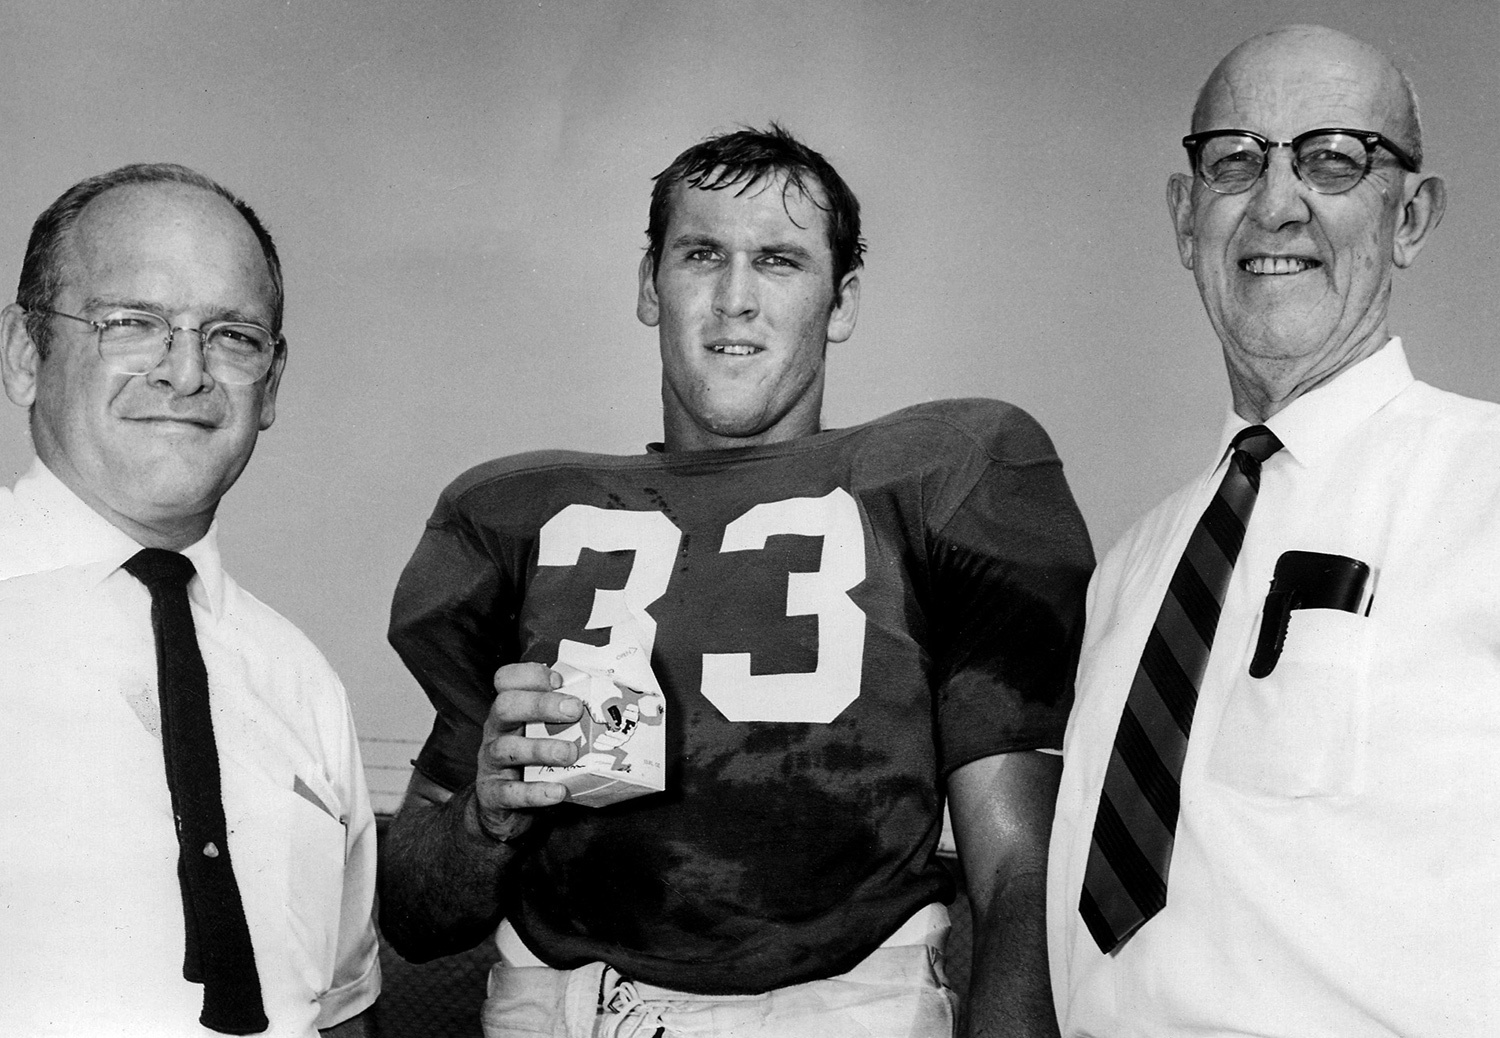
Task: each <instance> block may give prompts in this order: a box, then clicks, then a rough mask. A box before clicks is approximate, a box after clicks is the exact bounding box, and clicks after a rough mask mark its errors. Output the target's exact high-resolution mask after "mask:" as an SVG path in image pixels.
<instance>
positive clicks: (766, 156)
mask: <svg viewBox="0 0 1500 1038" xmlns="http://www.w3.org/2000/svg"><path fill="white" fill-rule="evenodd" d="M776 176H783V177H785V178H786V179H785V182H784V183H783V184H782V187H781V191H782V198H783V200H785V197H786V192H787V191H790V190H791V189H792V188H796V189H797V190H798V191H800V192H801V193H802V197H804V198H806V199H807V200H808V201H809V202H811V203H812V204H813V205H815V206H817V207H818V208H819V209H821V210H823V212H824V213H826V214H827V215H828V247H829V248H830V249H831V250H832V251H833V290H834V291H835V292H837V291H838V290H839V285H840V283H841V282H842V281H843V280H844V275H845V274H847V273H849V271H851V270H858V269H859V268H860V266H862V265H863V263H864V253H865V243H864V240H863V239H861V238H860V236H859V199H857V198H855V197H854V192H853V191H850V190H849V185H848V184H846V183H844V178H843V177H841V176H839V174H838V171H837V170H835V169H834V168H833V166H831V165H830V164H829V162H828V160H827V159H825V158H824V157H823V156H822V155H819V154H818V153H817V152H815V151H813V150H812V149H811V148H809V147H808V146H807V145H805V144H803V143H802V142H801V141H799V140H798V139H797V138H795V137H793V136H792V135H791V134H790V133H788V132H787V131H786V129H785V128H784V127H782V126H781V125H780V124H778V123H774V122H773V123H771V124H770V126H768V127H767V128H766V129H764V130H756V129H752V128H751V127H748V126H747V127H743V128H741V129H739V130H735V131H734V132H732V133H722V134H719V135H717V136H714V137H709V138H708V139H707V140H705V141H702V142H701V143H698V144H695V145H693V146H692V147H691V148H689V149H688V150H687V151H684V152H683V153H682V154H681V155H679V156H677V158H675V159H673V160H672V164H671V165H670V166H668V167H667V168H666V169H664V170H662V171H661V172H660V173H658V174H656V176H655V177H653V178H652V179H653V180H654V181H655V182H656V183H655V185H654V186H653V187H652V189H651V214H650V217H649V220H648V222H647V225H646V238H647V240H648V244H647V246H646V252H647V254H648V255H649V256H650V257H651V270H652V273H653V275H654V274H655V271H656V269H657V266H658V265H659V264H660V263H661V254H662V248H663V245H664V242H665V239H666V236H667V220H668V219H669V218H670V216H671V212H670V205H671V199H672V189H673V188H675V187H676V186H677V185H678V184H686V185H687V186H688V187H692V188H697V189H699V190H700V191H722V190H723V189H725V188H730V187H736V186H738V187H739V191H737V192H736V194H741V193H743V192H745V191H747V190H749V189H750V188H752V187H754V186H755V185H756V184H759V183H761V182H762V181H765V180H769V179H771V178H773V177H776ZM815 186H816V187H817V188H819V189H821V193H822V198H821V199H820V198H819V197H818V196H819V192H818V191H816V190H814V187H815Z"/></svg>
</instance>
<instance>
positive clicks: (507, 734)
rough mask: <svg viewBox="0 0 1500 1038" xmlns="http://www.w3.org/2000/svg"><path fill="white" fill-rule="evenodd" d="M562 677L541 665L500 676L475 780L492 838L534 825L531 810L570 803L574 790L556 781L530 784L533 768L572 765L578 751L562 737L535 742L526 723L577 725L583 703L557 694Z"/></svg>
mask: <svg viewBox="0 0 1500 1038" xmlns="http://www.w3.org/2000/svg"><path fill="white" fill-rule="evenodd" d="M561 684H562V676H561V675H560V674H557V673H556V672H555V671H553V670H551V669H550V668H548V667H544V666H543V665H542V664H540V663H512V664H508V665H507V666H504V667H501V668H500V669H499V670H498V671H496V672H495V701H494V703H493V704H491V706H490V713H489V716H488V717H487V718H485V721H484V736H483V740H482V741H481V742H480V744H479V772H478V775H477V776H476V778H475V779H474V807H475V810H476V811H477V812H478V815H479V824H480V827H481V828H482V829H483V830H484V831H485V832H486V833H488V834H489V835H491V836H492V837H496V838H500V839H509V838H511V837H515V836H519V835H520V834H521V833H523V832H525V831H526V830H527V829H528V828H530V826H531V814H530V812H531V811H532V810H533V809H535V808H539V807H550V806H551V805H553V804H558V803H561V802H562V801H564V800H566V799H567V796H568V790H567V788H566V787H565V786H563V785H561V784H559V783H556V782H525V781H523V780H522V777H521V776H522V771H521V769H522V768H524V767H525V766H526V765H528V764H553V765H558V766H561V767H566V766H567V765H569V764H572V763H573V762H574V760H576V759H577V757H578V748H577V747H576V746H574V745H573V744H572V743H570V742H566V741H564V740H562V739H529V738H527V737H526V734H525V731H526V725H527V724H528V723H529V722H533V721H549V722H552V723H555V724H571V723H572V722H574V721H576V720H578V718H579V715H580V714H581V713H582V710H583V703H582V702H581V701H580V700H579V699H577V698H576V697H574V696H570V695H566V694H565V693H562V692H556V691H554V689H556V688H557V687H558V686H560V685H561Z"/></svg>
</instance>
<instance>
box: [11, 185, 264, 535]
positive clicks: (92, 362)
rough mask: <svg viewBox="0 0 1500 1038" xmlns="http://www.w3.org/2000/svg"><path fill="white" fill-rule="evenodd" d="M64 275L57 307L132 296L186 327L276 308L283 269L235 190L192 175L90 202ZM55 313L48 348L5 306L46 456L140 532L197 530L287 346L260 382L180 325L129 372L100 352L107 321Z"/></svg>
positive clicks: (68, 309) (227, 480)
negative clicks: (227, 376) (209, 357)
mask: <svg viewBox="0 0 1500 1038" xmlns="http://www.w3.org/2000/svg"><path fill="white" fill-rule="evenodd" d="M62 281H63V287H62V289H61V291H60V292H59V293H58V294H57V297H56V299H54V300H53V302H52V306H51V308H52V309H54V310H58V311H61V312H63V313H69V314H76V315H79V316H82V317H86V318H90V319H97V318H98V317H99V316H100V315H102V314H104V313H106V312H108V311H109V310H112V309H117V308H120V307H129V308H133V309H139V310H150V311H152V312H155V313H159V314H161V315H162V316H164V317H166V318H167V319H168V320H169V321H170V322H171V323H172V324H173V325H174V326H177V327H180V328H198V327H200V326H201V325H203V324H205V323H207V322H209V321H212V320H215V319H225V318H234V319H241V320H250V321H256V322H259V323H261V324H265V325H268V326H269V325H270V324H271V323H272V321H273V310H272V299H273V289H272V285H271V279H270V274H269V272H268V270H267V267H266V262H265V259H264V257H263V254H262V252H261V249H260V246H259V244H258V242H257V241H256V239H255V236H254V234H253V233H252V232H251V230H250V228H249V226H248V225H247V224H246V223H245V221H244V219H243V218H242V217H241V216H240V215H239V214H238V213H236V212H235V211H234V209H233V207H232V206H230V204H229V203H228V202H226V201H225V200H224V199H222V198H220V197H218V196H217V195H214V194H212V193H210V192H208V191H205V190H202V189H201V188H197V187H191V186H187V185H183V184H167V183H155V184H132V185H128V186H124V187H118V188H113V189H111V190H109V191H106V192H105V193H104V194H102V195H100V196H99V197H98V198H97V199H95V200H94V201H93V202H91V203H89V205H88V206H87V207H86V208H85V209H84V211H83V212H82V213H81V214H80V215H79V217H78V219H77V222H76V223H75V224H74V226H73V228H72V230H71V232H70V236H69V240H68V246H67V248H66V249H65V251H64V265H63V279H62ZM51 321H52V337H51V343H50V348H49V351H48V354H47V357H46V358H45V359H42V358H41V357H40V356H39V354H38V353H37V351H36V350H35V347H34V344H32V343H31V341H30V337H29V336H27V335H26V332H25V322H24V320H23V317H22V314H21V313H20V311H19V310H18V308H16V307H14V306H12V307H9V308H7V311H6V314H5V382H6V390H7V392H8V394H9V395H10V396H11V398H12V400H14V401H15V402H16V403H18V404H21V405H23V406H31V407H32V416H31V427H32V437H33V440H34V442H35V444H36V450H37V455H38V456H39V457H40V458H41V460H42V461H43V462H44V463H45V464H46V465H47V467H48V468H49V469H51V470H52V472H53V473H54V474H56V475H57V477H58V478H59V479H61V480H62V481H63V482H64V483H65V484H67V486H68V487H69V488H70V489H72V490H73V492H74V493H76V494H78V496H79V497H81V498H82V499H83V500H84V501H85V502H87V503H88V504H89V505H90V506H91V507H92V508H93V509H94V510H95V511H96V512H98V513H99V514H101V515H103V516H104V517H105V518H106V519H109V520H110V522H112V523H114V525H116V526H118V527H119V528H120V529H122V530H124V531H125V532H126V533H128V534H130V535H131V536H132V537H133V538H135V539H136V540H137V541H139V542H140V543H142V544H146V545H148V546H151V547H167V548H181V547H185V546H186V545H188V544H190V543H192V542H193V541H195V540H197V539H198V538H199V537H201V536H202V535H203V534H204V533H205V532H206V531H207V529H208V525H209V523H210V522H211V521H212V519H213V514H214V509H215V507H216V506H217V504H218V501H219V499H220V498H221V497H222V496H223V495H224V493H225V492H226V491H228V489H229V488H230V487H231V486H232V485H233V484H234V481H235V479H236V478H238V476H239V474H240V472H241V471H242V470H243V469H244V467H245V463H246V462H248V461H249V460H250V453H251V451H252V450H253V449H254V447H255V439H256V436H257V434H258V433H259V432H260V430H262V429H265V428H268V427H269V426H270V425H271V421H272V419H273V418H274V417H275V400H276V387H277V384H278V382H279V379H280V375H281V369H282V364H283V363H284V359H285V358H284V354H282V355H279V356H278V357H277V360H276V363H275V364H274V366H273V367H272V370H271V372H270V373H269V374H268V375H267V376H266V377H265V378H262V379H261V381H260V382H258V383H256V384H254V385H249V386H234V385H226V384H224V383H221V382H218V381H216V380H215V379H214V378H213V377H212V375H210V374H209V372H208V371H207V370H206V369H205V368H204V365H203V355H202V352H201V350H200V349H199V343H198V337H197V336H195V335H186V334H180V333H179V334H178V335H177V336H176V337H175V341H174V345H173V347H172V349H171V350H170V351H169V353H168V354H167V356H166V357H165V358H164V359H163V360H162V361H161V362H160V363H159V364H158V365H157V366H156V367H155V368H154V369H152V370H151V371H149V372H147V373H146V374H143V375H126V374H121V373H119V372H117V371H115V370H113V369H112V368H111V366H110V365H109V364H108V363H107V362H105V361H104V360H103V359H101V358H100V356H99V353H98V350H97V349H96V348H95V342H96V338H95V333H94V331H93V329H91V328H89V327H87V326H86V325H83V324H79V323H78V322H76V321H69V320H66V319H64V318H57V317H54V318H52V319H51Z"/></svg>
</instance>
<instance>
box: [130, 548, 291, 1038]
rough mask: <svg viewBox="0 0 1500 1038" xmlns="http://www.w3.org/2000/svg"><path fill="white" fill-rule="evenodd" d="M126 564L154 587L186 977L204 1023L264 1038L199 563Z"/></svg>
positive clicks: (144, 556)
mask: <svg viewBox="0 0 1500 1038" xmlns="http://www.w3.org/2000/svg"><path fill="white" fill-rule="evenodd" d="M125 570H126V572H128V573H129V574H130V575H131V576H133V577H135V578H136V579H137V580H139V581H140V582H141V583H142V584H145V585H146V588H147V589H148V590H149V591H150V592H151V630H152V633H154V634H155V636H156V688H157V697H158V698H159V699H160V701H161V744H162V756H163V758H164V759H165V761H166V766H167V789H168V791H169V792H170V793H171V795H172V815H173V817H174V818H175V819H176V822H177V881H178V884H179V885H180V886H181V888H182V917H183V928H184V930H185V931H186V934H187V948H186V951H185V954H184V956H183V962H182V975H183V977H184V978H185V979H187V980H189V981H192V982H193V983H195V984H202V985H203V1013H202V1015H201V1016H199V1018H198V1021H199V1023H201V1024H203V1026H204V1027H207V1028H210V1029H212V1030H215V1031H219V1032H220V1033H222V1034H257V1033H259V1032H261V1031H264V1030H265V1029H266V1027H267V1026H269V1024H268V1021H267V1020H266V1012H265V1008H264V1006H263V1004H262V1003H261V997H260V975H259V973H257V972H256V969H255V951H254V949H253V948H252V947H251V945H250V928H249V927H248V926H247V925H246V924H245V908H244V905H243V904H242V903H241V901H240V888H239V884H238V883H236V882H235V878H234V867H233V865H232V863H231V862H230V860H229V839H228V833H227V832H226V830H225V823H224V804H223V801H222V799H221V797H220V791H219V751H218V748H217V747H216V746H215V744H214V726H213V716H212V714H211V713H210V711H209V704H208V671H207V669H206V668H205V667H204V665H203V654H202V653H201V652H200V651H199V650H198V635H197V632H196V630H195V629H194V627H193V614H192V611H191V609H190V608H189V606H188V596H187V585H188V581H190V580H192V579H193V573H194V570H193V564H192V562H191V561H189V560H188V559H187V557H186V556H183V555H179V554H178V553H177V552H175V551H164V550H163V549H161V548H144V549H142V550H141V551H139V552H137V553H136V554H135V555H133V556H132V557H131V558H130V560H129V561H127V562H126V563H125Z"/></svg>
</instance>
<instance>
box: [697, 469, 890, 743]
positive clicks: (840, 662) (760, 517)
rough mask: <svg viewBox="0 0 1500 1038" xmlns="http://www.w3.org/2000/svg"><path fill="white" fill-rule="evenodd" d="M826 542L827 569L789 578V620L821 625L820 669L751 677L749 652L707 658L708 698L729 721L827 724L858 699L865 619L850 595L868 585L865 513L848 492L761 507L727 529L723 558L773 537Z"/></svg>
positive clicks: (705, 685)
mask: <svg viewBox="0 0 1500 1038" xmlns="http://www.w3.org/2000/svg"><path fill="white" fill-rule="evenodd" d="M785 533H797V534H804V535H806V536H810V537H817V536H821V537H822V538H823V564H822V565H821V566H820V567H819V568H818V570H817V571H816V572H813V573H789V574H788V575H787V588H786V615H787V616H816V617H817V618H818V668H817V669H816V670H814V671H810V672H807V673H802V674H751V673H750V654H749V653H748V652H712V653H705V654H704V656H703V695H704V698H706V699H707V700H708V701H709V702H710V703H712V704H713V705H714V706H716V707H718V709H719V713H721V714H723V715H724V716H725V717H726V718H728V719H729V720H731V721H798V722H803V723H811V724H827V723H828V722H830V721H832V720H833V719H834V718H835V717H837V716H838V715H839V714H840V713H842V712H843V710H844V708H845V707H846V706H848V705H849V704H850V703H852V702H854V700H855V699H856V698H858V696H859V682H860V674H861V671H862V670H863V667H864V659H865V614H864V611H863V610H861V609H860V608H859V606H857V605H855V604H854V600H853V599H851V598H850V597H849V591H850V590H851V589H852V588H854V587H855V586H856V585H857V584H859V583H860V581H862V580H864V579H865V533H864V527H863V526H862V525H861V524H860V521H859V507H858V506H857V505H855V503H854V498H852V497H850V496H849V493H848V492H847V491H845V490H843V489H842V488H835V489H834V490H833V491H831V492H830V493H829V494H827V495H826V496H824V497H796V498H791V499H789V500H786V501H774V502H768V503H766V504H759V505H756V506H755V507H754V508H752V509H750V511H748V512H746V513H745V514H744V515H742V516H740V517H739V518H738V519H736V520H735V521H734V522H732V523H730V524H729V525H728V526H727V527H726V528H725V529H724V545H723V547H722V548H721V549H720V550H721V551H760V550H762V549H764V548H765V546H766V538H767V537H770V536H772V535H773V534H785Z"/></svg>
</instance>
